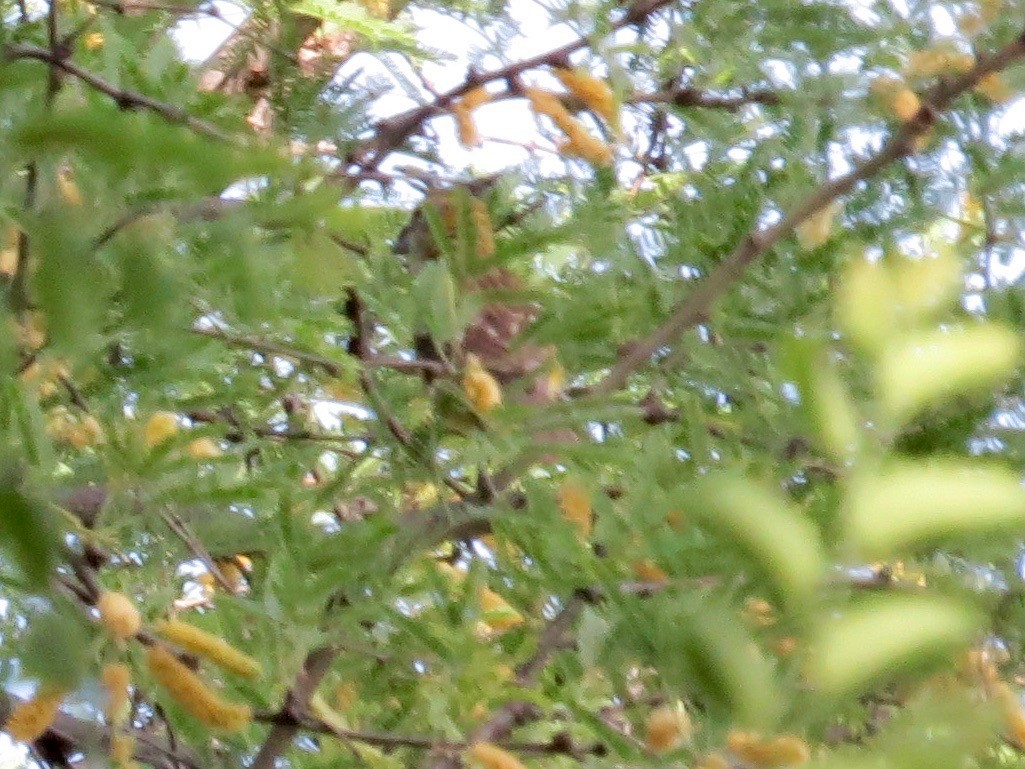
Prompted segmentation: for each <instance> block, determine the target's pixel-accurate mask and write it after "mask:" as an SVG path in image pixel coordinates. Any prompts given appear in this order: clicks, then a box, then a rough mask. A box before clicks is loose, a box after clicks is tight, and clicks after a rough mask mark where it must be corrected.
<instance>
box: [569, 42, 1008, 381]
mask: <svg viewBox="0 0 1025 769" xmlns="http://www.w3.org/2000/svg"><path fill="white" fill-rule="evenodd" d="M1023 56H1025V39H1023V37H1019V38H1017V39H1015V40H1014V41H1013V42H1011V43H1009V44H1007V45H1006V46H1004V47H1003V48H1001V49H1000V50H999V51H997V52H996V53H995V54H993V55H992V56H990V57H988V58H986V59H982V60H980V61H979V62H978V64H977V65H976V66H975V67H974V68H973V69H972V70H970V71H969V72H966V73H965V74H963V75H960V76H958V77H955V78H951V79H949V80H944V81H942V82H941V83H940V84H939V85H937V86H936V87H935V88H933V89H932V90H931V91H929V92H928V93H926V94H925V96H924V98H923V99H922V103H923V106H922V108H921V109H920V110H919V112H918V114H917V115H916V116H915V117H914V118H913V119H912V120H910V121H909V122H908V123H906V124H905V125H903V126H901V127H900V128H899V129H898V130H897V131H896V133H895V134H894V135H893V136H892V137H891V138H890V139H889V141H887V142H886V144H885V145H884V146H883V148H882V149H881V150H880V151H879V152H878V153H876V154H875V155H874V156H873V157H870V158H868V159H867V160H865V161H863V162H862V163H860V164H858V165H857V166H855V167H854V168H853V169H852V170H851V171H850V172H849V173H847V174H845V175H844V176H841V177H839V178H837V179H834V180H832V181H829V182H826V183H824V184H822V185H821V186H819V187H818V188H816V189H815V190H813V191H812V192H811V193H810V194H809V195H808V196H807V197H806V198H805V199H804V200H803V201H802V202H801V203H800V204H798V205H797V206H796V207H795V208H793V209H791V210H790V211H789V212H788V213H787V214H786V215H785V216H784V217H783V218H782V219H781V220H780V221H779V222H778V223H777V224H775V225H773V226H772V227H768V228H766V229H758V228H757V227H756V228H755V229H753V230H751V232H750V233H749V234H748V235H747V237H745V238H744V239H743V240H742V241H741V242H740V244H739V245H737V247H736V248H735V249H734V250H733V252H732V253H731V254H730V255H729V256H727V257H726V258H725V259H723V260H722V261H721V262H719V264H717V265H716V266H715V268H714V269H713V270H712V271H711V272H710V273H709V274H708V277H706V278H705V279H704V280H703V281H702V282H701V283H700V284H699V285H698V286H697V288H695V289H694V290H693V291H692V292H691V293H690V294H689V295H688V296H687V297H685V298H684V299H682V300H681V301H679V302H677V304H676V305H675V306H674V307H673V308H672V309H671V310H670V313H669V317H668V318H667V319H666V321H665V322H664V323H663V324H662V325H661V326H659V327H658V328H657V329H656V330H655V331H654V332H653V333H652V334H650V335H649V336H648V337H646V338H644V339H640V340H637V341H635V342H634V343H633V344H631V345H630V346H629V350H628V351H627V352H626V354H625V355H623V356H621V357H620V358H619V360H618V361H616V363H615V364H614V365H613V366H612V368H611V369H610V371H609V373H608V374H607V375H606V376H605V378H604V379H602V380H601V381H600V382H598V384H596V385H595V386H594V387H592V388H590V389H585V390H583V391H582V392H585V393H589V394H593V395H607V394H609V393H612V392H615V391H617V390H619V389H621V388H622V387H623V386H624V385H625V384H626V382H627V380H628V379H629V378H630V375H631V374H633V373H634V372H635V371H637V370H638V369H640V368H641V367H643V366H644V365H645V364H647V363H648V362H649V361H650V360H651V358H652V356H653V355H654V354H655V352H657V351H658V350H660V349H661V348H664V347H667V346H669V345H671V344H673V343H674V342H676V340H677V339H678V338H679V336H680V335H681V334H682V333H683V332H684V331H685V330H687V329H688V328H691V327H692V326H694V325H696V324H698V323H701V322H703V321H705V320H707V319H708V317H709V314H710V313H711V310H712V307H713V305H714V304H715V302H716V301H717V300H718V299H719V298H720V297H721V296H722V295H723V294H725V293H726V292H727V291H728V290H729V289H730V288H732V287H733V285H734V284H735V283H737V282H738V281H739V280H741V279H742V278H743V277H744V274H745V272H746V271H747V268H748V267H749V266H750V265H751V264H752V263H754V262H756V261H758V260H759V259H761V258H762V257H763V256H765V255H766V254H767V253H768V252H769V251H770V250H771V249H772V247H773V246H774V245H776V243H778V242H779V241H780V240H781V239H783V238H784V237H786V236H787V235H788V234H790V233H791V232H792V231H793V230H794V228H795V227H797V225H799V224H801V222H804V221H805V220H807V219H808V218H810V217H811V216H813V215H814V214H815V213H816V212H818V211H820V210H822V209H823V208H825V207H826V206H827V205H829V204H830V203H831V202H833V201H834V200H836V199H838V198H839V197H841V196H842V195H845V194H847V193H848V192H850V191H851V190H852V189H853V188H854V186H855V185H856V184H857V183H858V182H861V181H864V180H865V179H869V178H871V177H872V176H875V175H876V174H877V173H879V172H880V171H882V170H883V169H885V168H886V167H887V166H889V165H890V164H891V163H893V162H894V161H897V160H900V159H901V158H904V157H906V156H908V155H910V154H912V152H913V151H914V140H915V138H917V137H918V136H921V135H922V134H924V133H925V132H926V131H928V130H929V128H930V127H932V125H933V124H934V123H935V122H936V119H937V114H938V113H939V112H940V111H942V110H944V109H946V108H947V107H949V106H950V104H951V103H952V102H953V100H954V99H956V98H957V97H958V96H960V95H961V94H963V93H964V92H966V91H968V90H969V89H971V88H972V87H973V86H974V85H975V84H976V83H978V82H979V80H981V79H982V78H983V77H984V76H986V75H988V74H990V73H992V72H999V71H1000V70H1002V69H1004V68H1006V67H1008V66H1010V65H1011V64H1013V63H1015V62H1016V61H1018V60H1019V59H1021V58H1022V57H1023Z"/></svg>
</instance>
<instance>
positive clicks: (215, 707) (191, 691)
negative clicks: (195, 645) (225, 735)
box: [146, 644, 253, 732]
mask: <svg viewBox="0 0 1025 769" xmlns="http://www.w3.org/2000/svg"><path fill="white" fill-rule="evenodd" d="M146 662H147V665H148V666H149V670H150V672H151V673H152V674H153V677H154V678H155V679H156V680H157V683H159V684H160V685H161V686H162V687H163V688H164V689H166V690H167V693H168V694H169V695H171V697H172V698H173V699H174V700H175V701H176V702H177V703H178V704H179V705H181V706H182V707H183V708H184V709H185V710H186V711H187V712H188V713H189V714H190V715H191V716H192V717H193V718H195V719H196V720H197V721H199V722H201V723H203V724H205V725H207V726H209V727H212V728H214V729H223V730H225V731H232V732H234V731H239V730H240V729H243V728H245V727H246V726H247V725H248V724H249V723H250V722H251V721H252V720H253V713H252V711H251V710H250V709H249V706H248V705H240V704H236V703H233V702H228V701H226V700H224V699H222V698H221V697H220V696H218V695H217V693H216V692H214V691H213V690H212V689H210V688H209V687H208V686H207V685H206V684H205V683H204V682H203V680H202V679H201V678H200V677H199V676H197V675H196V674H195V673H193V672H192V671H191V670H189V668H188V667H186V666H185V665H184V664H182V663H181V662H180V661H179V660H178V658H177V657H175V656H174V655H173V654H171V652H169V651H168V650H167V649H165V648H164V647H163V646H159V645H157V644H153V645H151V646H150V647H149V648H148V649H147V650H146Z"/></svg>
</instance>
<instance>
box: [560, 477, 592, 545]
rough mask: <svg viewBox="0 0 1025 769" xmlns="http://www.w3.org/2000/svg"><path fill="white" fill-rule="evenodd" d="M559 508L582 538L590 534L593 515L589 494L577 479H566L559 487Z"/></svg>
mask: <svg viewBox="0 0 1025 769" xmlns="http://www.w3.org/2000/svg"><path fill="white" fill-rule="evenodd" d="M559 509H560V510H562V514H563V516H565V518H566V520H568V521H569V522H570V523H572V524H573V526H574V527H576V530H577V534H579V535H580V537H581V538H582V539H587V538H588V537H589V536H591V527H592V526H593V525H594V524H593V520H592V518H593V515H592V509H591V495H590V494H588V493H587V489H585V488H584V487H583V486H581V485H580V484H579V483H578V482H577V481H572V480H571V481H566V482H565V483H563V484H562V486H561V487H560V488H559Z"/></svg>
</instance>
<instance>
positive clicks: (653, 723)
mask: <svg viewBox="0 0 1025 769" xmlns="http://www.w3.org/2000/svg"><path fill="white" fill-rule="evenodd" d="M693 733H694V725H693V724H692V723H691V720H690V716H688V715H687V711H686V710H684V708H683V706H682V705H680V704H677V705H664V706H662V707H660V708H655V709H654V710H653V711H651V713H650V714H648V721H647V723H646V724H645V738H644V744H645V745H646V746H647V748H648V750H650V751H652V752H653V753H666V752H668V751H670V750H675V749H676V748H678V747H680V746H681V745H683V744H684V743H685V742H687V740H689V739H690V737H691V735H692V734H693Z"/></svg>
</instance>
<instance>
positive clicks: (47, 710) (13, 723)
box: [3, 687, 64, 742]
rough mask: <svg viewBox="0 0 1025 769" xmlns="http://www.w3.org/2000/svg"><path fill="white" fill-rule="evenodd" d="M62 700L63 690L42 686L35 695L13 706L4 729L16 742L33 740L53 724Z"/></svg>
mask: <svg viewBox="0 0 1025 769" xmlns="http://www.w3.org/2000/svg"><path fill="white" fill-rule="evenodd" d="M63 701H64V692H63V691H60V690H57V689H50V688H47V687H43V688H42V689H40V691H39V692H38V693H37V694H36V696H35V697H33V698H32V699H30V700H26V701H25V702H22V703H21V704H19V705H18V706H17V707H15V708H14V710H13V712H12V713H11V716H10V718H8V719H7V722H6V723H5V724H4V727H3V728H4V731H5V732H7V733H8V734H9V735H10V736H11V739H13V740H15V741H17V742H34V741H35V740H37V739H39V737H41V736H42V734H43V732H45V731H46V730H47V729H49V728H50V726H51V724H53V720H54V719H55V718H56V717H57V713H58V712H59V711H60V706H61V703H62V702H63Z"/></svg>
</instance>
